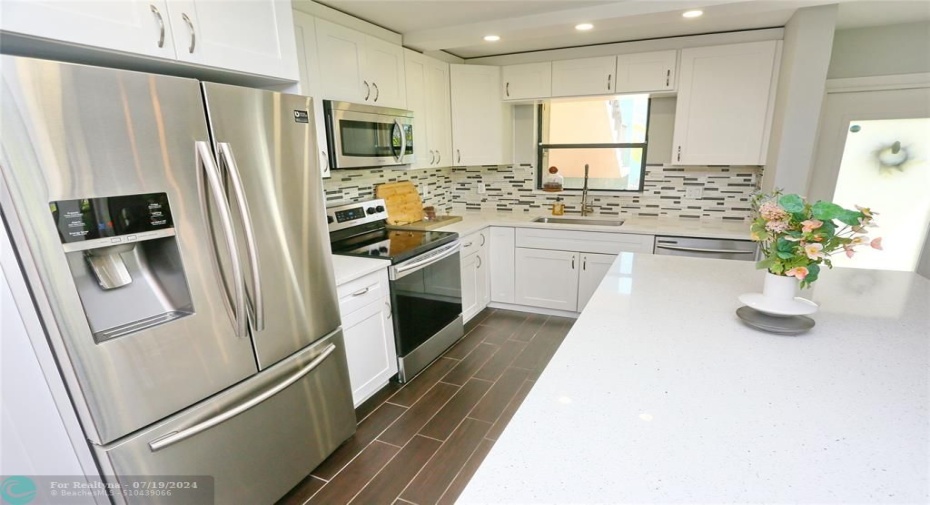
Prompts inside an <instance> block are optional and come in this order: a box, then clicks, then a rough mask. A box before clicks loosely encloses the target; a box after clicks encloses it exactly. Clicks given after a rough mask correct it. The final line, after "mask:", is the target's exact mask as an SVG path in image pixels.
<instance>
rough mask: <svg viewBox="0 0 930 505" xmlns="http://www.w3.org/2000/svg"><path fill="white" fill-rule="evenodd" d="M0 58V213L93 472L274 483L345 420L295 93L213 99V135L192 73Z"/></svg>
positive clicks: (285, 479)
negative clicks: (235, 128) (93, 459)
mask: <svg viewBox="0 0 930 505" xmlns="http://www.w3.org/2000/svg"><path fill="white" fill-rule="evenodd" d="M0 72H2V88H0V115H2V118H0V119H2V121H0V133H2V136H0V145H2V150H0V173H2V182H3V184H2V188H0V211H2V217H3V219H4V221H5V222H6V223H7V225H8V228H9V230H10V234H11V236H12V239H13V243H14V248H15V249H16V254H17V256H18V257H19V259H20V262H21V264H22V267H23V270H24V272H25V273H26V277H27V279H28V280H29V284H30V289H31V291H32V294H33V298H34V300H35V303H36V306H37V308H38V309H39V313H40V314H41V315H42V317H43V320H44V323H45V327H46V329H47V332H48V338H49V342H50V344H51V347H52V349H53V351H54V353H55V356H56V360H57V361H58V364H59V367H60V369H61V373H62V375H63V377H64V378H65V381H66V384H67V385H68V388H69V393H70V394H71V397H72V401H73V403H74V406H75V409H76V410H77V412H78V414H79V416H80V417H81V419H82V425H83V426H84V430H85V433H86V435H87V438H88V440H89V442H90V443H91V444H92V447H93V448H94V450H95V451H96V452H97V456H98V462H99V464H100V466H101V470H102V472H101V473H102V474H105V475H116V478H117V479H119V478H120V476H123V475H130V474H136V475H139V474H141V475H148V474H151V473H153V472H168V471H169V470H171V469H176V470H177V471H176V472H172V473H176V474H201V475H212V476H214V478H215V480H216V495H215V497H216V500H217V501H216V502H217V503H223V502H229V501H228V500H234V501H241V500H245V501H247V502H250V503H258V502H265V501H273V500H274V499H275V498H277V497H279V496H280V495H281V494H283V493H284V492H286V491H287V489H288V488H289V487H290V486H293V485H294V484H296V482H297V481H299V480H300V478H301V477H302V476H304V475H306V474H307V473H309V471H310V470H312V468H313V467H314V466H315V465H316V464H318V463H319V462H320V461H322V459H323V458H324V457H325V455H326V454H328V453H329V452H331V451H332V450H334V449H335V447H337V446H338V445H339V444H340V443H341V442H342V441H343V440H345V439H346V438H348V437H349V436H350V435H351V433H352V432H353V431H354V424H355V423H354V412H353V410H352V400H351V393H350V389H349V386H348V371H347V368H346V364H345V352H344V347H343V341H342V335H341V331H340V330H339V319H338V311H337V310H336V307H337V306H336V303H337V302H336V295H335V288H334V280H333V273H332V271H331V266H330V262H329V254H330V252H329V246H328V236H327V231H326V225H325V222H324V220H323V219H324V218H323V212H324V207H323V194H322V187H321V184H322V183H321V181H320V179H319V176H318V173H317V167H316V163H317V160H316V156H314V153H315V152H316V148H315V146H314V145H313V139H314V138H315V137H314V132H313V126H312V123H310V122H303V121H302V120H301V119H302V116H303V115H304V114H307V115H308V116H307V117H312V115H313V111H312V106H313V104H312V102H311V100H310V99H309V98H306V97H291V96H287V95H282V94H277V93H271V92H264V91H254V92H249V91H243V92H242V93H241V94H239V95H238V98H232V99H231V100H230V101H228V102H220V101H218V99H215V100H214V104H212V107H213V108H212V109H211V110H212V111H213V112H214V114H213V116H214V117H215V119H216V121H218V124H223V126H217V127H215V128H214V129H213V132H214V134H215V135H216V138H211V135H210V133H211V130H210V128H209V125H208V121H207V117H206V116H205V113H204V103H205V102H204V96H203V93H204V90H202V89H201V84H200V83H199V82H198V81H196V80H192V79H183V78H176V77H169V76H161V75H151V74H144V73H137V72H128V71H120V70H112V69H103V68H96V67H88V66H82V65H71V64H61V63H56V62H50V61H43V60H34V59H27V58H18V57H9V56H2V57H0ZM208 87H209V86H208ZM229 92H230V93H232V90H229ZM217 96H218V94H217ZM217 104H221V105H222V107H223V108H224V111H223V113H222V114H221V113H219V112H216V110H217V109H216V108H217V106H218V105H217ZM208 106H210V105H208ZM226 113H228V123H229V124H231V123H232V122H235V120H238V121H239V122H241V123H243V128H242V131H241V132H235V133H230V134H229V135H228V136H223V135H225V133H224V132H226V131H227V130H228V129H229V128H230V126H228V124H227V123H223V121H224V117H227V116H224V114H226ZM245 123H248V124H245ZM287 413H290V414H287ZM290 415H296V416H300V420H295V419H290V418H289V416H290ZM271 472H277V473H276V474H275V475H271ZM241 481H246V482H248V481H256V482H260V484H259V483H254V482H253V484H252V485H242V484H236V483H237V482H241ZM234 492H235V493H239V494H233V493H234ZM224 500H226V501H224Z"/></svg>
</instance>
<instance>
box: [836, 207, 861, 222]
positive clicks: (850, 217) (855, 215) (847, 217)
mask: <svg viewBox="0 0 930 505" xmlns="http://www.w3.org/2000/svg"><path fill="white" fill-rule="evenodd" d="M863 217H865V214H863V213H861V212H858V211H855V210H846V209H842V212H841V213H840V215H838V216H837V217H836V218H837V219H839V220H840V222H841V223H845V224H848V225H850V226H856V225H857V224H859V219H860V218H863Z"/></svg>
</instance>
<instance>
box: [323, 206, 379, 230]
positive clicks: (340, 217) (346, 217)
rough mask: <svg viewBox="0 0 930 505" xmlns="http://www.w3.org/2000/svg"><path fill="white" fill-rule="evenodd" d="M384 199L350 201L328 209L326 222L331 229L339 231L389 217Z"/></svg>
mask: <svg viewBox="0 0 930 505" xmlns="http://www.w3.org/2000/svg"><path fill="white" fill-rule="evenodd" d="M387 217H388V214H387V210H386V209H385V204H384V200H380V199H379V200H369V201H367V202H357V203H349V204H345V205H338V206H335V207H329V208H327V209H326V222H327V225H328V226H329V231H330V233H331V232H334V231H339V230H344V229H346V228H351V227H353V226H358V225H361V224H367V223H372V222H375V221H381V220H385V219H387Z"/></svg>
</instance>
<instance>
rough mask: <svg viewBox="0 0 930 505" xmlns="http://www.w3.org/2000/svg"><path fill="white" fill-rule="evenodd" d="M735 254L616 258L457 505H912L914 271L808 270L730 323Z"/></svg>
mask: <svg viewBox="0 0 930 505" xmlns="http://www.w3.org/2000/svg"><path fill="white" fill-rule="evenodd" d="M761 287H762V274H761V273H760V272H758V271H756V270H755V269H754V268H753V264H752V263H749V262H738V261H726V260H710V259H694V258H682V257H671V256H652V255H634V254H631V253H625V254H622V255H620V257H619V258H618V259H617V260H616V262H615V263H614V264H613V266H612V268H611V270H610V272H609V273H608V274H607V277H606V278H605V280H604V282H603V283H602V284H601V285H600V287H599V289H598V290H597V292H596V293H595V295H594V297H593V298H592V299H591V301H590V303H589V304H588V306H587V307H586V308H585V310H584V312H582V314H581V316H580V318H579V319H578V321H577V323H576V324H575V326H574V327H573V328H572V330H571V332H570V333H569V335H568V336H567V337H566V339H565V341H564V343H563V344H562V346H561V347H560V348H559V350H558V352H557V353H556V355H555V356H554V357H553V359H552V361H551V362H550V364H549V365H548V367H547V368H546V370H545V371H544V372H543V374H542V375H541V376H540V378H539V380H538V382H537V383H536V385H535V386H534V387H533V389H532V391H531V392H530V394H529V396H528V397H527V398H526V401H525V402H524V403H523V405H522V406H521V407H520V409H519V410H518V411H517V413H516V415H515V416H514V418H513V420H512V421H511V423H510V424H509V425H508V426H507V428H506V430H505V431H504V433H503V435H502V436H501V437H500V439H499V440H498V441H497V443H496V444H495V445H494V447H493V449H492V450H491V452H490V454H489V455H488V457H487V459H486V460H485V461H484V463H483V464H482V465H481V467H480V468H479V469H478V471H477V473H476V474H475V476H474V478H473V479H472V481H471V482H470V484H469V485H468V487H467V489H466V490H465V492H464V493H463V494H462V496H461V498H460V500H459V503H837V504H838V503H928V502H930V414H928V410H930V408H928V394H930V310H928V309H930V280H928V279H925V278H923V277H920V276H918V275H916V274H913V273H908V272H890V271H888V272H883V271H871V270H856V269H834V270H832V271H825V272H824V273H823V275H822V277H821V279H820V280H819V281H818V282H817V283H816V285H815V288H814V289H813V290H812V291H804V292H803V293H802V294H803V295H804V296H806V297H808V298H812V299H813V300H814V301H816V302H818V303H819V304H820V305H821V307H820V311H819V312H817V313H816V314H814V315H813V318H814V320H815V321H816V323H817V324H816V326H815V327H814V328H813V329H812V330H811V331H810V332H808V333H807V334H804V335H801V336H793V337H786V336H776V335H772V334H768V333H761V332H759V331H756V330H753V329H751V328H749V327H746V326H744V325H743V324H742V323H741V322H740V321H739V320H738V319H737V317H736V315H735V310H736V309H737V308H738V307H739V306H740V304H739V302H738V301H737V296H738V295H739V294H741V293H745V292H758V291H760V290H761Z"/></svg>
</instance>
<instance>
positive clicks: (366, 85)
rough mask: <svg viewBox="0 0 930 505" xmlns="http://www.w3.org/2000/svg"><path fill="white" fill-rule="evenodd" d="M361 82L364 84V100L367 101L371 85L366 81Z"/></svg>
mask: <svg viewBox="0 0 930 505" xmlns="http://www.w3.org/2000/svg"><path fill="white" fill-rule="evenodd" d="M362 84H364V85H365V101H366V102H367V101H368V97H370V96H371V86H370V85H369V84H368V81H362Z"/></svg>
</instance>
